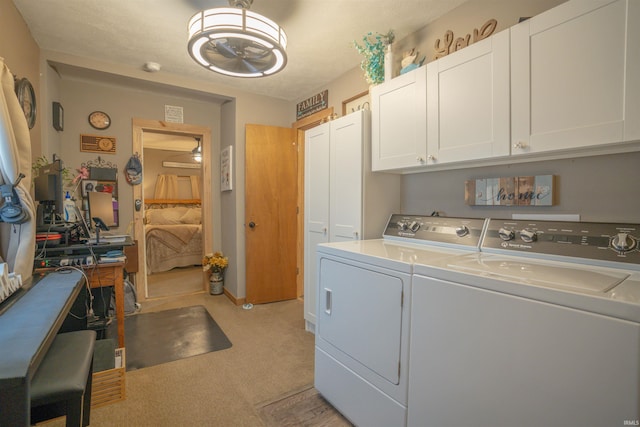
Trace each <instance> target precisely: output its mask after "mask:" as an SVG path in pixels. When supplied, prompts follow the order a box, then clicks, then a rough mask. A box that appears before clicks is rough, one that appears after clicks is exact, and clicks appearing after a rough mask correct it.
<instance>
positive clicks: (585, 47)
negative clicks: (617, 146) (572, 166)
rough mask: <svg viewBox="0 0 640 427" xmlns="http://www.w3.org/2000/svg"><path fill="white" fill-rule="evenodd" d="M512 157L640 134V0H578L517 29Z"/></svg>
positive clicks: (513, 31)
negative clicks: (513, 155)
mask: <svg viewBox="0 0 640 427" xmlns="http://www.w3.org/2000/svg"><path fill="white" fill-rule="evenodd" d="M511 73H512V74H511V97H512V99H511V103H512V112H511V120H512V123H511V131H512V141H511V143H512V154H523V153H536V152H545V151H552V150H563V149H580V148H588V147H591V146H596V145H603V144H613V143H619V142H623V141H633V140H638V139H640V1H638V0H616V1H612V0H590V1H584V0H574V1H569V2H567V3H563V4H561V5H559V6H558V7H556V8H554V9H551V10H549V11H547V12H545V13H542V14H540V15H538V16H535V17H533V18H531V19H530V20H528V21H525V22H523V23H520V24H518V25H516V26H514V27H512V28H511Z"/></svg>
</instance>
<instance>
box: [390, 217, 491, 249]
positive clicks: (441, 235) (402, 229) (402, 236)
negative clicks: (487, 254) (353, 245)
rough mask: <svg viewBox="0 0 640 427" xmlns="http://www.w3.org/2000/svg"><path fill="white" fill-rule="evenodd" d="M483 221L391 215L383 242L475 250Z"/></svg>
mask: <svg viewBox="0 0 640 427" xmlns="http://www.w3.org/2000/svg"><path fill="white" fill-rule="evenodd" d="M485 221H486V220H485V219H478V218H455V217H439V216H420V215H402V214H393V215H391V217H390V218H389V221H388V222H387V226H386V228H385V230H384V238H385V239H390V240H403V241H408V242H413V243H425V244H442V245H460V246H465V247H475V248H478V247H479V245H480V240H481V237H482V232H483V230H484V225H485Z"/></svg>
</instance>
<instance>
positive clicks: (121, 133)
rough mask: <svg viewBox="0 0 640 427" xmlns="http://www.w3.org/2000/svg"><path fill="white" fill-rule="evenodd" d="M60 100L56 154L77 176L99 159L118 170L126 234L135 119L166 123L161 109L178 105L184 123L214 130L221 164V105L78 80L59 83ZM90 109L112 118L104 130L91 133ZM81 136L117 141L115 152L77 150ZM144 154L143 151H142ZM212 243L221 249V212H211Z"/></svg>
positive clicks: (130, 215) (216, 201)
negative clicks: (60, 129)
mask: <svg viewBox="0 0 640 427" xmlns="http://www.w3.org/2000/svg"><path fill="white" fill-rule="evenodd" d="M59 86H60V102H61V103H62V105H63V107H64V111H65V126H64V131H63V132H60V134H61V139H62V143H61V147H60V151H59V152H58V154H59V155H60V157H61V158H62V159H63V161H64V162H65V165H66V166H67V167H69V168H72V169H73V170H74V172H75V169H76V168H79V167H80V165H81V164H82V163H83V162H87V161H92V160H96V159H97V158H98V156H100V158H101V159H103V160H105V161H108V162H111V163H113V164H115V165H117V167H118V193H119V194H118V196H119V202H120V227H119V231H122V232H124V231H126V230H127V228H128V227H129V225H130V224H131V222H132V221H133V189H132V186H131V185H129V184H128V183H127V182H126V180H125V178H124V173H123V170H124V166H125V165H126V163H127V161H128V160H129V158H130V157H131V155H132V154H133V152H132V127H131V121H132V119H133V118H143V119H151V120H164V106H165V104H167V105H176V106H182V107H183V109H184V121H185V123H189V124H193V125H199V126H206V127H208V128H211V130H212V138H211V145H212V150H211V152H212V158H211V159H210V162H211V164H212V165H218V164H219V155H220V103H219V102H216V101H214V100H211V101H209V102H207V101H204V100H202V99H193V98H189V97H187V96H183V97H179V96H176V95H174V94H168V91H167V92H162V91H160V90H158V91H156V92H154V91H151V90H143V89H140V88H137V87H130V86H127V85H124V84H123V85H115V84H104V83H101V82H97V81H89V80H83V79H76V78H62V79H61V80H60V82H59ZM94 110H100V111H104V112H106V113H108V114H109V116H110V117H111V121H112V124H111V126H110V127H109V128H108V129H106V130H103V131H98V130H96V129H93V128H92V127H91V126H90V125H89V123H88V121H87V117H88V115H89V113H91V112H92V111H94ZM80 134H90V135H104V136H111V137H115V138H116V154H99V153H87V152H80ZM140 154H142V153H140ZM218 195H219V193H218V192H215V193H214V206H215V205H219V196H218ZM213 214H214V218H215V221H214V224H213V229H214V244H216V245H218V246H219V245H220V244H221V240H220V232H219V230H220V228H221V225H220V213H219V212H214V213H213Z"/></svg>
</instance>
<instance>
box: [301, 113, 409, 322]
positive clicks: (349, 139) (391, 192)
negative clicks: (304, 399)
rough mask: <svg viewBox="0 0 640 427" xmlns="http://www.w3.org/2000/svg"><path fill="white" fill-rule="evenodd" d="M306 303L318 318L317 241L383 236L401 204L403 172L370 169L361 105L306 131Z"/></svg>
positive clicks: (366, 118) (311, 317) (367, 119)
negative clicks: (389, 220)
mask: <svg viewBox="0 0 640 427" xmlns="http://www.w3.org/2000/svg"><path fill="white" fill-rule="evenodd" d="M304 192H305V206H304V308H305V315H304V317H305V321H306V327H307V330H311V331H313V330H314V329H315V323H316V314H315V313H316V292H315V287H316V280H317V268H316V246H317V245H318V244H319V243H327V242H339V241H347V240H360V239H371V238H377V237H381V236H382V232H383V229H384V226H385V224H386V222H387V220H388V219H389V216H390V215H391V214H392V213H394V212H398V211H399V209H400V177H399V176H397V175H393V174H386V173H373V172H372V171H371V116H370V112H369V111H368V110H360V111H356V112H354V113H351V114H349V115H346V116H344V117H341V118H339V119H337V120H333V121H331V122H328V123H324V124H322V125H319V126H317V127H315V128H312V129H309V130H308V131H306V133H305V180H304Z"/></svg>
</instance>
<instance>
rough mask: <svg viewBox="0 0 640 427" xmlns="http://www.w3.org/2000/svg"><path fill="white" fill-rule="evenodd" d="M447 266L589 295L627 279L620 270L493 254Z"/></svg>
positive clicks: (482, 274) (601, 291) (459, 260)
mask: <svg viewBox="0 0 640 427" xmlns="http://www.w3.org/2000/svg"><path fill="white" fill-rule="evenodd" d="M447 267H449V268H451V269H453V270H456V271H460V272H469V273H472V274H477V275H480V276H485V277H492V278H496V279H498V280H505V281H512V282H516V283H522V284H529V285H535V286H543V287H549V288H555V289H561V290H572V291H588V292H590V293H605V292H607V291H609V290H611V289H612V288H614V287H615V286H617V285H619V284H620V283H621V282H622V281H624V280H625V279H627V278H628V277H629V274H628V273H626V272H623V271H613V270H612V271H606V270H603V269H593V270H592V269H588V268H585V267H584V266H580V265H571V264H564V265H563V264H561V263H552V262H539V261H537V262H536V261H528V260H526V259H518V258H514V257H501V256H495V255H494V256H478V257H473V258H465V259H458V260H457V261H452V262H448V263H447Z"/></svg>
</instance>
